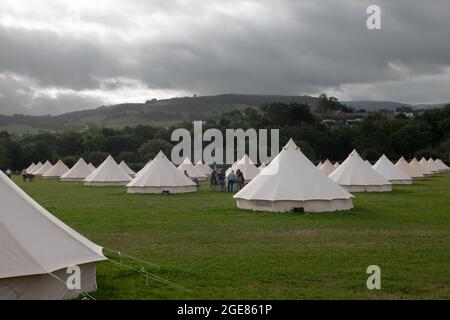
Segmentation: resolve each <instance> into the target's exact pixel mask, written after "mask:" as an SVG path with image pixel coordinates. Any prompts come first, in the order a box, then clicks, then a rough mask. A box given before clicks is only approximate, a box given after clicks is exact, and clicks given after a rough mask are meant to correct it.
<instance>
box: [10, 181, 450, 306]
mask: <svg viewBox="0 0 450 320" xmlns="http://www.w3.org/2000/svg"><path fill="white" fill-rule="evenodd" d="M16 181H18V183H19V185H20V186H21V187H22V188H23V189H24V190H25V191H26V192H27V193H29V194H30V195H31V196H32V197H33V198H34V199H36V200H37V201H38V202H39V203H40V204H42V205H43V206H44V207H45V208H47V209H48V210H49V211H50V212H52V213H53V214H54V215H56V216H57V217H59V218H60V219H61V220H63V221H64V222H65V223H67V224H68V225H70V226H71V227H72V228H74V229H75V230H77V231H79V232H80V233H82V234H83V235H85V236H86V237H88V238H89V239H91V240H92V241H94V242H96V243H97V244H99V245H101V246H104V247H106V248H109V249H113V250H116V251H117V250H119V251H121V252H123V253H125V254H127V255H130V256H133V257H136V258H138V259H142V260H145V261H147V262H148V263H149V264H145V263H143V262H142V263H141V262H137V261H134V260H131V259H128V258H126V257H123V258H122V263H123V264H125V265H127V266H131V267H133V268H136V269H140V268H142V267H144V268H145V270H146V271H148V272H151V273H152V274H154V275H157V276H159V277H162V278H164V279H167V280H169V281H171V282H174V283H176V284H179V285H181V286H183V287H184V288H186V289H188V291H184V290H181V289H177V288H174V287H172V286H169V285H166V284H163V283H161V282H158V281H155V280H153V279H146V278H145V277H143V276H140V275H139V274H138V273H137V272H135V271H133V270H128V269H126V268H125V267H118V266H117V265H116V264H115V263H113V262H109V261H105V262H102V263H99V264H98V279H97V280H98V287H99V289H98V291H97V292H95V293H94V294H93V296H94V297H95V298H97V299H449V298H450V173H447V174H440V175H437V176H434V177H432V178H429V179H426V180H423V181H419V182H416V183H415V184H414V185H412V186H395V187H394V191H393V192H390V193H365V194H362V193H359V194H355V195H356V198H355V199H354V205H355V208H354V209H353V210H351V211H346V212H335V213H315V214H302V215H299V214H292V213H284V214H279V213H255V212H249V211H243V210H239V209H237V207H236V204H235V201H234V200H233V199H232V197H231V195H230V194H227V193H216V192H211V191H209V189H208V186H207V185H203V186H202V188H201V190H200V192H198V193H196V194H182V195H172V196H162V195H128V194H127V193H126V189H125V188H119V187H106V188H95V187H85V186H83V185H82V184H81V183H62V182H57V181H43V180H38V181H37V182H36V183H27V184H24V183H22V182H21V181H19V178H17V179H16ZM106 254H107V255H108V256H110V257H112V258H114V259H115V260H116V261H119V260H120V258H119V257H118V256H117V255H113V254H110V253H109V252H108V251H106ZM152 264H153V265H152ZM372 264H376V265H379V266H380V268H381V275H382V282H381V285H382V289H381V290H372V291H371V290H368V289H367V287H366V280H367V277H368V275H367V274H366V268H367V266H369V265H372Z"/></svg>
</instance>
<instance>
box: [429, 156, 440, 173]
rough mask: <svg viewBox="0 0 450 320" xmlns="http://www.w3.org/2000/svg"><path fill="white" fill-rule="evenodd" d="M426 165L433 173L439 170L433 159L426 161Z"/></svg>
mask: <svg viewBox="0 0 450 320" xmlns="http://www.w3.org/2000/svg"><path fill="white" fill-rule="evenodd" d="M427 163H428V167H429V168H431V170H433V171H435V172H437V171H439V170H440V169H439V166H437V165H436V163H435V162H434V160H433V158H430V159H428V161H427Z"/></svg>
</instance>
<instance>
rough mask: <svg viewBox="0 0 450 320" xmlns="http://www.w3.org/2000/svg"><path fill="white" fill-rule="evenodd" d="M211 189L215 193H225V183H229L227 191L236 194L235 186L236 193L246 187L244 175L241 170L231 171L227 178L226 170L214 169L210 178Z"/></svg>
mask: <svg viewBox="0 0 450 320" xmlns="http://www.w3.org/2000/svg"><path fill="white" fill-rule="evenodd" d="M210 182H211V189H212V190H213V191H222V192H223V191H225V182H227V191H228V192H234V189H235V186H236V191H239V190H241V189H242V188H243V187H244V185H245V178H244V174H243V173H242V171H241V170H239V169H238V170H237V171H236V172H234V170H231V172H230V173H229V174H228V176H226V172H225V169H214V170H213V172H212V173H211V177H210Z"/></svg>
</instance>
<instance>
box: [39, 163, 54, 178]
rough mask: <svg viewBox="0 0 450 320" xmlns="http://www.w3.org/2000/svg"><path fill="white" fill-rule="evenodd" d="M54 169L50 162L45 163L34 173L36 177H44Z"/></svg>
mask: <svg viewBox="0 0 450 320" xmlns="http://www.w3.org/2000/svg"><path fill="white" fill-rule="evenodd" d="M52 167H53V165H52V164H51V163H50V161H48V160H47V161H45V163H44V165H43V166H42V167H40V168H39V170H35V171H34V175H37V176H42V175H43V174H44V173H46V172H47V171H48V170H50V169H51V168H52Z"/></svg>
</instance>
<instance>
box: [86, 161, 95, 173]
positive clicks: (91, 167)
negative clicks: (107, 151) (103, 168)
mask: <svg viewBox="0 0 450 320" xmlns="http://www.w3.org/2000/svg"><path fill="white" fill-rule="evenodd" d="M88 167H89V168H90V169H91V170H92V172H94V171H95V170H96V169H97V168H96V167H95V166H94V165H93V164H92V162H89V164H88Z"/></svg>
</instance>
